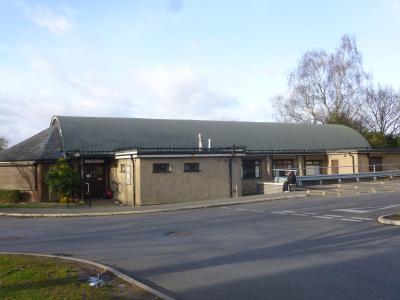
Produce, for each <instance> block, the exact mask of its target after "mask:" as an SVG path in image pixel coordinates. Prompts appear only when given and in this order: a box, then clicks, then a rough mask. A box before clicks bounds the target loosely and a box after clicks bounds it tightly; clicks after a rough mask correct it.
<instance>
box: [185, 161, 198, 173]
mask: <svg viewBox="0 0 400 300" xmlns="http://www.w3.org/2000/svg"><path fill="white" fill-rule="evenodd" d="M183 170H184V172H200V164H199V163H185V164H184V165H183Z"/></svg>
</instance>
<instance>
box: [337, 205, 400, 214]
mask: <svg viewBox="0 0 400 300" xmlns="http://www.w3.org/2000/svg"><path fill="white" fill-rule="evenodd" d="M399 206H400V204H396V205H389V206H375V207H378V208H375V209H368V210H365V209H357V208H343V209H334V210H332V211H341V212H348V213H354V214H365V213H367V212H372V211H377V210H385V209H389V208H394V207H399ZM371 207H374V206H370V207H363V208H371Z"/></svg>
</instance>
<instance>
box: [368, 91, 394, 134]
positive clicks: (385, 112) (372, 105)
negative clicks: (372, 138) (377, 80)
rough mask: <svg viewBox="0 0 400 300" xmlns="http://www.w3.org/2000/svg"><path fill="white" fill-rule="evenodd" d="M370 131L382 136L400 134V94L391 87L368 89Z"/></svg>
mask: <svg viewBox="0 0 400 300" xmlns="http://www.w3.org/2000/svg"><path fill="white" fill-rule="evenodd" d="M365 104H366V105H365V109H366V113H367V122H366V126H367V128H368V130H370V131H372V132H377V133H379V134H381V135H382V136H395V135H398V134H399V133H400V92H396V91H395V90H394V89H393V88H392V87H391V86H378V87H377V89H374V88H370V89H368V91H367V93H366V97H365Z"/></svg>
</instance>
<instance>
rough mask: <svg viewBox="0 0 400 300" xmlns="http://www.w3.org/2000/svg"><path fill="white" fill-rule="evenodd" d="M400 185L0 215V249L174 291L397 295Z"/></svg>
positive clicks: (231, 295)
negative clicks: (79, 263)
mask: <svg viewBox="0 0 400 300" xmlns="http://www.w3.org/2000/svg"><path fill="white" fill-rule="evenodd" d="M394 211H400V196H399V193H398V192H394V193H382V194H366V195H359V196H351V197H336V196H335V197H320V198H317V197H307V198H304V197H303V198H297V199H288V200H285V201H270V202H260V203H250V204H241V205H235V206H222V207H214V208H207V209H197V210H188V211H175V212H165V213H158V214H141V215H129V216H105V217H97V218H88V217H83V218H37V219H21V218H10V217H7V218H6V217H0V228H1V231H0V251H20V252H43V253H49V254H52V253H63V254H66V255H71V256H73V257H80V258H85V259H90V260H94V261H97V262H101V263H104V264H108V265H110V266H113V267H115V268H116V269H119V270H121V271H123V272H126V273H127V274H129V275H130V276H132V277H134V278H136V279H139V280H141V281H143V282H145V283H148V284H149V285H151V286H152V287H155V288H158V289H160V290H161V291H162V292H165V293H166V294H168V295H171V296H174V297H176V298H178V299H364V300H369V299H400V285H399V280H398V273H399V270H400V251H399V248H400V238H399V233H400V227H394V226H385V225H381V224H378V223H377V222H376V218H377V217H378V216H379V215H381V214H387V213H391V212H394Z"/></svg>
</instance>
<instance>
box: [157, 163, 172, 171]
mask: <svg viewBox="0 0 400 300" xmlns="http://www.w3.org/2000/svg"><path fill="white" fill-rule="evenodd" d="M155 166H167V168H166V169H165V170H163V169H162V168H161V169H156V168H155ZM153 173H171V164H170V163H153Z"/></svg>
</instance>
